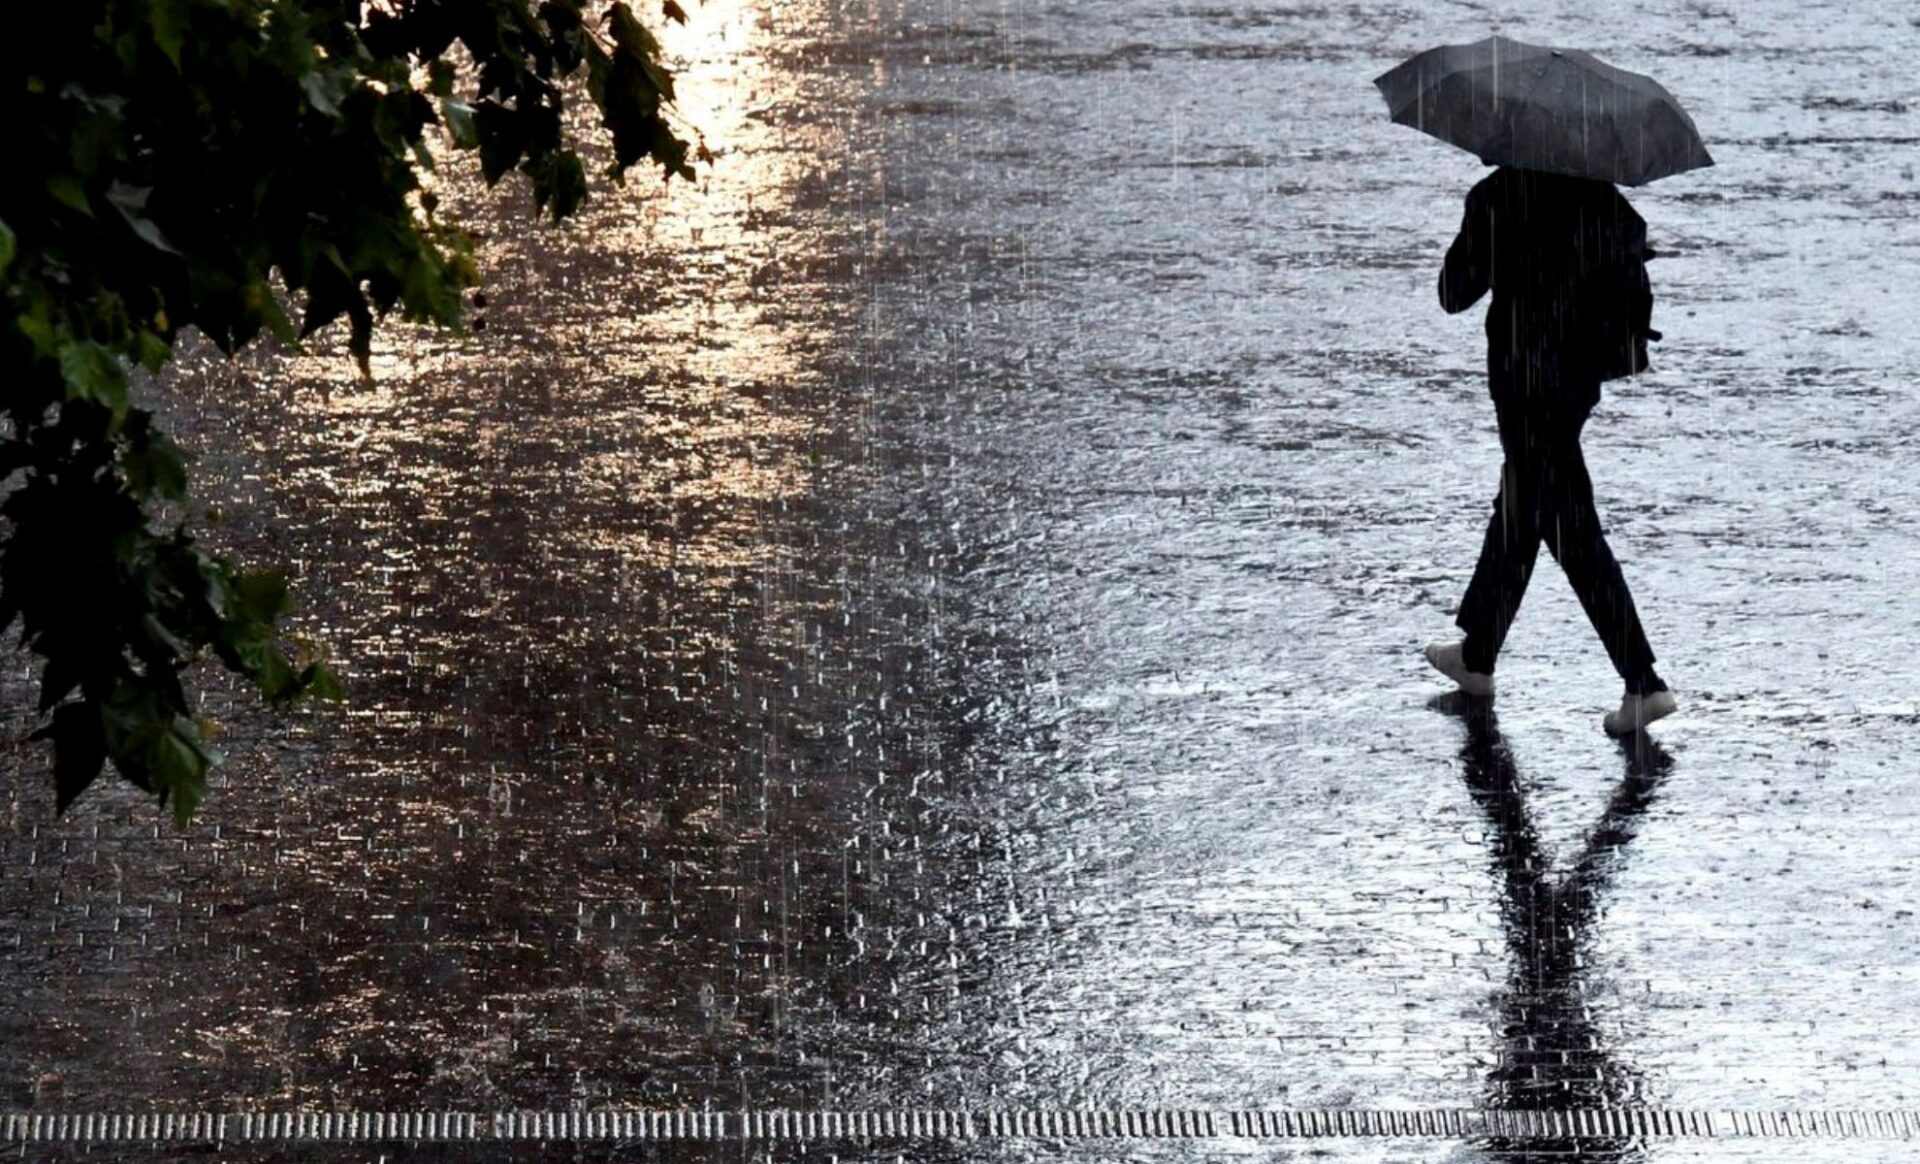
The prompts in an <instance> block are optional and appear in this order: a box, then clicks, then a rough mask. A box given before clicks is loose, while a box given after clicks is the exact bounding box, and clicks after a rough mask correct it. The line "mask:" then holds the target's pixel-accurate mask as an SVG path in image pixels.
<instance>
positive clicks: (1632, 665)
mask: <svg viewBox="0 0 1920 1164" xmlns="http://www.w3.org/2000/svg"><path fill="white" fill-rule="evenodd" d="M1586 419H1587V418H1586V413H1585V411H1584V410H1581V411H1579V412H1576V413H1574V414H1572V415H1570V416H1563V417H1560V418H1557V419H1556V420H1555V421H1554V422H1553V423H1551V424H1550V425H1546V426H1543V431H1542V432H1541V433H1540V434H1539V436H1540V437H1541V438H1542V447H1543V448H1544V449H1548V450H1551V453H1550V457H1549V459H1548V462H1547V464H1546V465H1545V466H1544V469H1545V480H1544V481H1543V489H1542V504H1541V509H1540V533H1541V537H1542V539H1543V540H1544V541H1545V542H1546V544H1547V550H1548V552H1550V553H1551V554H1553V556H1554V558H1555V559H1556V560H1558V561H1559V563H1560V568H1561V569H1562V570H1564V571H1566V575H1567V581H1569V582H1570V583H1572V584H1573V592H1574V593H1575V594H1576V595H1578V596H1579V598H1580V605H1581V607H1582V608H1584V609H1585V610H1586V612H1587V620H1588V621H1589V622H1591V623H1592V624H1593V629H1594V630H1595V631H1596V632H1598V634H1599V635H1600V641H1601V643H1602V644H1603V645H1604V646H1605V647H1606V649H1607V656H1608V657H1609V658H1610V659H1612V660H1613V668H1614V670H1616V671H1618V672H1619V673H1620V677H1621V678H1622V679H1623V680H1625V681H1626V684H1627V690H1628V691H1629V692H1631V693H1633V694H1637V695H1646V694H1650V693H1652V692H1654V691H1664V690H1665V689H1666V684H1665V683H1663V682H1661V680H1660V677H1659V675H1658V674H1656V673H1655V672H1654V669H1653V662H1654V656H1653V648H1652V646H1650V645H1649V644H1648V642H1647V635H1646V631H1645V630H1644V629H1643V628H1642V627H1641V625H1640V613H1639V611H1638V610H1636V609H1635V608H1634V604H1633V595H1632V594H1631V593H1630V592H1629V591H1628V590H1627V581H1626V578H1625V576H1623V575H1622V574H1621V572H1620V563H1619V561H1618V559H1616V558H1615V557H1614V556H1613V549H1612V547H1611V546H1609V545H1608V544H1607V538H1606V533H1605V531H1604V530H1603V529H1602V528H1601V525H1600V513H1599V511H1598V510H1597V509H1596V508H1595V507H1594V501H1593V481H1592V478H1590V477H1589V476H1588V474H1587V463H1586V458H1585V456H1584V455H1583V454H1582V453H1581V451H1580V429H1581V428H1582V427H1583V426H1584V425H1585V423H1586Z"/></svg>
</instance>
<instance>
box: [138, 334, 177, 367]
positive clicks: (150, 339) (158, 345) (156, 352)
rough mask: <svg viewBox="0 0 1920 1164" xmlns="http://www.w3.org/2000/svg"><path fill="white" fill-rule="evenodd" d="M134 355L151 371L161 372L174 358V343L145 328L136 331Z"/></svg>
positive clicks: (142, 365)
mask: <svg viewBox="0 0 1920 1164" xmlns="http://www.w3.org/2000/svg"><path fill="white" fill-rule="evenodd" d="M133 351H134V357H135V358H136V359H138V360H139V361H140V366H141V367H143V368H145V369H146V370H147V371H149V372H156V373H157V372H159V371H160V369H161V368H162V367H164V366H165V365H166V362H167V361H168V360H170V359H172V358H173V345H172V344H169V343H168V342H167V341H166V340H163V339H161V338H160V337H159V336H157V335H155V334H153V333H152V332H150V331H147V330H145V329H144V328H143V329H141V330H140V331H138V332H136V333H134V337H133Z"/></svg>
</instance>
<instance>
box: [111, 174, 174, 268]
mask: <svg viewBox="0 0 1920 1164" xmlns="http://www.w3.org/2000/svg"><path fill="white" fill-rule="evenodd" d="M152 193H153V188H152V187H151V186H129V185H127V184H126V183H125V182H121V181H117V180H116V181H115V182H114V183H113V185H111V186H108V187H107V201H108V202H109V203H111V204H112V205H113V208H114V209H115V210H118V211H119V212H120V217H121V218H124V219H126V220H127V225H128V226H131V227H132V228H133V233H134V234H136V235H138V236H139V237H140V241H142V242H144V243H146V244H147V245H148V246H151V247H156V248H158V249H160V250H163V251H165V252H167V253H168V254H170V255H177V254H179V253H180V252H179V251H177V250H175V249H174V246H173V244H172V243H170V242H168V241H167V236H166V235H164V234H161V233H160V228H159V227H158V226H156V225H154V222H153V220H152V219H150V218H148V217H147V216H146V209H147V197H148V195H150V194H152Z"/></svg>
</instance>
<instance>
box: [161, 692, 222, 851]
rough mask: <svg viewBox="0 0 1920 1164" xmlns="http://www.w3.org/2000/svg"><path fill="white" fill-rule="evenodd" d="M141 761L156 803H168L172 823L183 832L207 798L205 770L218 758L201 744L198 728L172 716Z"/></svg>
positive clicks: (187, 721)
mask: <svg viewBox="0 0 1920 1164" xmlns="http://www.w3.org/2000/svg"><path fill="white" fill-rule="evenodd" d="M144 759H145V761H146V768H147V779H148V780H149V781H150V782H151V784H152V786H153V788H154V790H155V791H157V792H159V793H160V802H161V803H162V804H165V803H166V802H167V800H168V799H169V798H171V799H172V801H173V819H174V823H176V824H178V825H179V826H180V827H182V828H185V827H186V826H187V823H188V822H189V821H191V820H192V819H193V811H194V809H196V808H198V807H200V802H201V801H203V800H205V799H206V797H207V770H208V769H210V768H212V767H213V766H214V764H216V763H218V762H219V755H218V754H217V753H215V752H214V751H213V750H212V749H210V748H208V747H207V746H206V744H205V743H204V742H203V741H202V740H201V738H200V728H199V725H197V724H195V723H194V722H193V721H192V720H190V719H188V718H186V717H185V716H174V717H172V722H171V723H169V724H168V725H167V729H166V730H165V731H163V732H161V733H160V734H159V735H158V736H157V737H156V738H155V739H154V741H153V743H152V744H150V745H148V747H147V754H146V756H145V757H144Z"/></svg>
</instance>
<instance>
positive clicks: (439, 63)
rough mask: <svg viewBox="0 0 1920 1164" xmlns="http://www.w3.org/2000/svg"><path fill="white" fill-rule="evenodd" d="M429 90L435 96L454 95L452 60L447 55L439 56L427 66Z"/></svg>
mask: <svg viewBox="0 0 1920 1164" xmlns="http://www.w3.org/2000/svg"><path fill="white" fill-rule="evenodd" d="M427 92H429V93H431V94H433V95H434V96H435V97H451V96H453V62H452V61H450V60H448V59H446V58H445V57H438V58H435V60H434V61H433V63H432V64H430V65H428V66H427Z"/></svg>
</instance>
